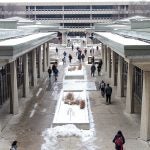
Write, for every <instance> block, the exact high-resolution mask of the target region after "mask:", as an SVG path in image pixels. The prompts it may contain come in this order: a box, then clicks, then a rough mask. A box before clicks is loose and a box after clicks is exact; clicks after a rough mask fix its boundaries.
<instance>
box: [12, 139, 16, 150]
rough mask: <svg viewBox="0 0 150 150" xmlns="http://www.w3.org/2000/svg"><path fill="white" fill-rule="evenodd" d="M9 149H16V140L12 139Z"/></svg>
mask: <svg viewBox="0 0 150 150" xmlns="http://www.w3.org/2000/svg"><path fill="white" fill-rule="evenodd" d="M10 150H17V141H13V143H12V144H11V148H10Z"/></svg>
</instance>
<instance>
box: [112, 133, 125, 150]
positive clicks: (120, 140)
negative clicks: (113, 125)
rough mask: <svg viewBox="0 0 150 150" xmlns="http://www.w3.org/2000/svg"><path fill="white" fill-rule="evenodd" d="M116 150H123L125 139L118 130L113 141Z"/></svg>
mask: <svg viewBox="0 0 150 150" xmlns="http://www.w3.org/2000/svg"><path fill="white" fill-rule="evenodd" d="M113 143H115V148H116V150H123V144H125V138H124V136H123V134H122V132H121V131H120V130H119V131H118V132H117V134H116V135H115V137H114V139H113Z"/></svg>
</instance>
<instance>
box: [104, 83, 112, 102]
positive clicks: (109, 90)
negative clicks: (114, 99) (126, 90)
mask: <svg viewBox="0 0 150 150" xmlns="http://www.w3.org/2000/svg"><path fill="white" fill-rule="evenodd" d="M105 93H106V103H107V104H111V93H112V88H111V87H110V86H109V84H107V86H106V88H105Z"/></svg>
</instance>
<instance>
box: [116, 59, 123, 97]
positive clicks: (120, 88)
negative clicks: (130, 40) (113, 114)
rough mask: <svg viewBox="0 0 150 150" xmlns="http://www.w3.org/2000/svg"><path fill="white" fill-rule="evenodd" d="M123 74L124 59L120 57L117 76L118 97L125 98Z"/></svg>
mask: <svg viewBox="0 0 150 150" xmlns="http://www.w3.org/2000/svg"><path fill="white" fill-rule="evenodd" d="M122 72H123V58H122V57H121V56H118V75H117V96H118V97H122V96H123V86H122Z"/></svg>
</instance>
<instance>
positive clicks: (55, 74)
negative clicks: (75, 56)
mask: <svg viewBox="0 0 150 150" xmlns="http://www.w3.org/2000/svg"><path fill="white" fill-rule="evenodd" d="M58 72H59V71H58V69H57V67H56V68H55V70H54V76H55V81H57V77H58Z"/></svg>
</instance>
